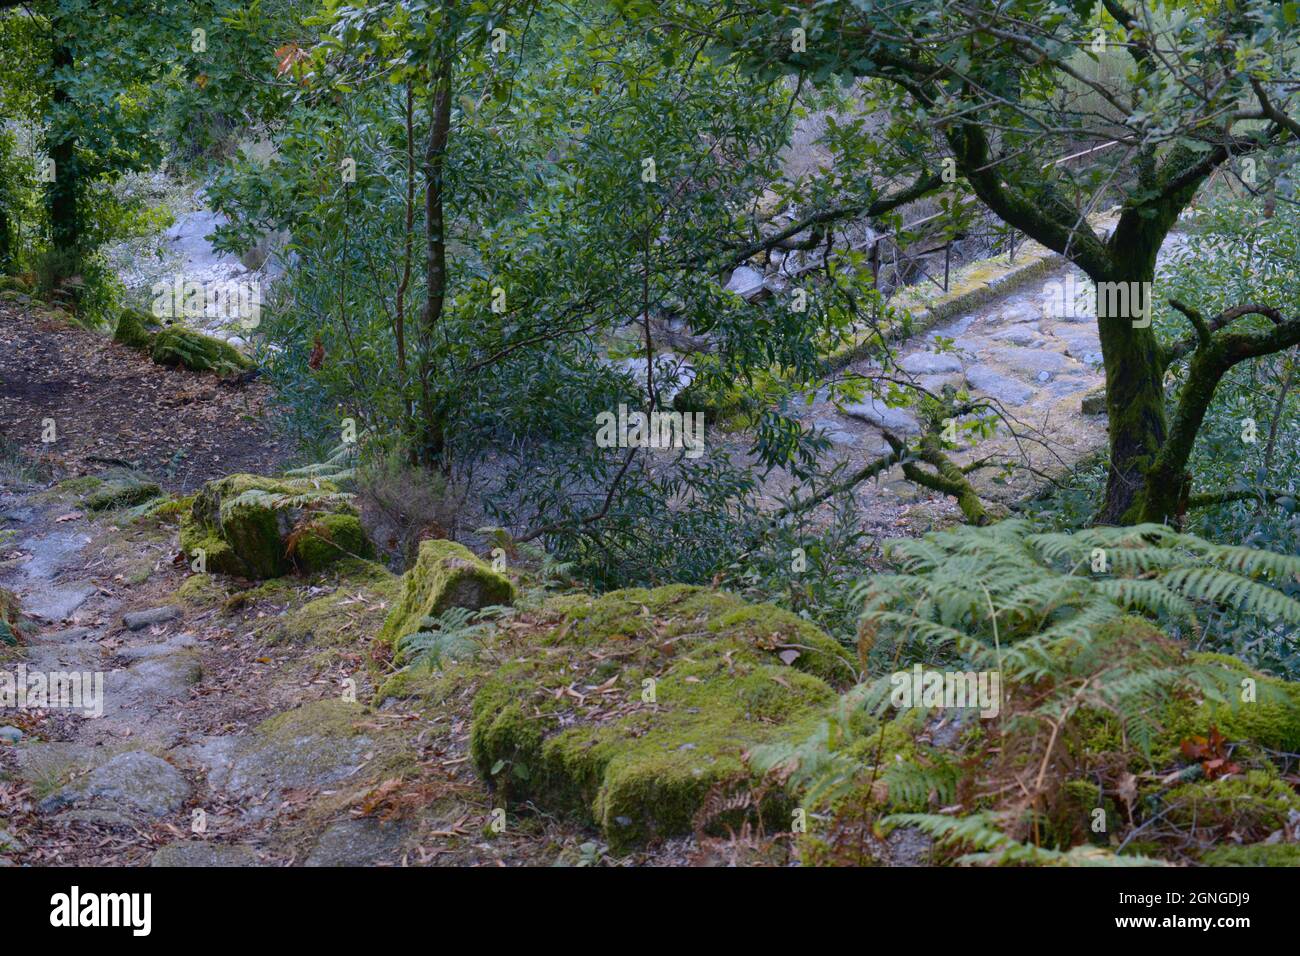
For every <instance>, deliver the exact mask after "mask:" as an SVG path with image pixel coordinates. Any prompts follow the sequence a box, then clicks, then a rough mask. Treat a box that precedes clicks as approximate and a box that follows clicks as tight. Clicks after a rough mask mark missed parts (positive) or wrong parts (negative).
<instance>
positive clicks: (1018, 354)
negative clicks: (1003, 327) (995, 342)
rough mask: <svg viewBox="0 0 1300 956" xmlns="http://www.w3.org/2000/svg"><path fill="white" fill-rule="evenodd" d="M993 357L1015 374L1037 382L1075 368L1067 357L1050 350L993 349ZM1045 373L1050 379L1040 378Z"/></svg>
mask: <svg viewBox="0 0 1300 956" xmlns="http://www.w3.org/2000/svg"><path fill="white" fill-rule="evenodd" d="M991 356H992V358H994V359H996V360H997V361H999V362H1002V363H1004V364H1005V365H1006V366H1007V368H1009V369H1011V370H1012V371H1013V372H1016V373H1018V374H1021V375H1024V376H1025V377H1026V378H1030V379H1035V380H1037V381H1048V380H1050V377H1051V376H1054V375H1059V374H1060V373H1061V372H1065V371H1069V370H1070V369H1072V368H1074V367H1075V366H1074V365H1073V363H1072V362H1071V361H1070V359H1068V358H1067V357H1066V356H1064V355H1062V354H1061V353H1060V352H1053V351H1051V350H1050V349H1023V348H998V349H993V351H992V353H991ZM1043 372H1046V373H1047V374H1048V379H1043V378H1040V377H1039V376H1040V374H1041V373H1043Z"/></svg>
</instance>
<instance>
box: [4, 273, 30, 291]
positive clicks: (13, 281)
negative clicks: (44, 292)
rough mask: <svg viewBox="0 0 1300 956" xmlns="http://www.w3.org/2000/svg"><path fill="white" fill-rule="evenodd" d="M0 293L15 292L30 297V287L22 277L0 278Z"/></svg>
mask: <svg viewBox="0 0 1300 956" xmlns="http://www.w3.org/2000/svg"><path fill="white" fill-rule="evenodd" d="M0 292H17V293H20V294H22V295H31V292H32V285H31V283H30V282H28V281H27V280H26V279H24V278H23V277H22V276H0Z"/></svg>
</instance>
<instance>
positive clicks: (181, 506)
mask: <svg viewBox="0 0 1300 956" xmlns="http://www.w3.org/2000/svg"><path fill="white" fill-rule="evenodd" d="M193 507H194V496H193V495H185V496H183V497H180V498H168V499H167V500H166V501H164V502H161V503H160V504H159V505H158V507H156V508H154V509H153V511H151V512H150V516H151V517H155V518H176V517H180V516H181V515H184V514H186V513H188V512H189V510H190V509H191V508H193Z"/></svg>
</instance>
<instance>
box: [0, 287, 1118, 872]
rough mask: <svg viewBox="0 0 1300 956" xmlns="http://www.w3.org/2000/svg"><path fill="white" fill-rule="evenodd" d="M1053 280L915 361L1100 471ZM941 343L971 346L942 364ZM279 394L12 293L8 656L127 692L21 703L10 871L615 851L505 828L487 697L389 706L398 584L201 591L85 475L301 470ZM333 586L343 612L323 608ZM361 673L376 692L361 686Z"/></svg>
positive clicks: (464, 859) (484, 859)
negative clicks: (378, 696) (984, 393)
mask: <svg viewBox="0 0 1300 956" xmlns="http://www.w3.org/2000/svg"><path fill="white" fill-rule="evenodd" d="M1066 268H1067V267H1064V266H1063V267H1062V270H1061V275H1064V274H1065V270H1066ZM1055 278H1060V276H1058V275H1055V274H1054V275H1052V276H1049V277H1048V280H1047V281H1051V280H1052V279H1055ZM1041 291H1042V290H1041V286H1037V287H1035V286H1031V287H1027V288H1025V289H1023V290H1022V291H1020V292H1009V293H1007V294H1006V295H1002V296H999V297H997V298H995V299H994V300H993V301H991V302H988V303H986V304H984V305H983V306H981V307H980V309H979V310H978V311H977V313H975V314H972V315H969V316H963V317H961V318H959V319H957V320H955V321H953V322H952V323H950V324H949V325H948V326H946V327H944V328H940V329H938V330H935V332H933V333H932V334H931V338H930V339H923V338H922V339H918V340H915V341H914V342H912V343H910V344H908V345H907V346H906V347H905V348H904V350H903V356H904V362H905V363H907V364H910V365H911V366H912V367H913V368H914V369H915V371H916V372H917V374H918V375H933V376H950V377H951V376H964V377H965V379H966V380H968V381H970V382H971V384H974V383H975V380H976V379H979V378H980V376H981V375H984V378H983V379H982V380H983V381H984V382H986V383H987V385H986V388H987V390H988V392H989V393H991V394H994V395H995V397H999V398H1000V399H1001V400H1003V404H1004V405H1009V406H1011V407H1012V408H1014V409H1018V410H1019V411H1020V412H1021V413H1022V415H1023V416H1025V417H1026V419H1028V417H1029V416H1031V415H1034V416H1037V417H1036V418H1035V419H1034V420H1032V421H1030V424H1031V425H1032V427H1034V428H1036V429H1037V430H1038V431H1040V432H1041V433H1043V434H1045V435H1048V436H1049V437H1051V438H1052V439H1053V440H1054V441H1055V442H1056V443H1057V444H1058V446H1060V447H1068V448H1069V451H1070V456H1071V458H1072V460H1077V457H1078V456H1080V455H1082V454H1084V453H1086V452H1087V451H1088V450H1090V449H1092V448H1096V447H1099V446H1100V445H1101V443H1102V442H1103V441H1104V434H1105V430H1104V419H1092V420H1085V419H1083V418H1082V416H1081V415H1080V414H1079V411H1078V408H1077V403H1078V400H1079V396H1080V395H1081V394H1082V393H1084V392H1086V391H1088V390H1090V389H1091V388H1093V387H1095V385H1096V384H1097V383H1098V382H1099V381H1100V377H1099V374H1098V372H1097V370H1096V366H1095V362H1092V361H1089V358H1090V352H1091V350H1092V340H1091V339H1090V338H1088V334H1087V333H1088V329H1087V327H1085V326H1083V325H1074V324H1072V323H1068V322H1065V321H1064V320H1062V321H1061V322H1059V323H1058V322H1055V321H1052V320H1048V319H1046V318H1045V317H1044V316H1043V315H1042V314H1041V311H1040V310H1039V308H1038V305H1037V303H1038V300H1039V299H1040V298H1041ZM1093 334H1094V335H1095V333H1093ZM934 336H944V337H948V338H952V339H955V347H956V349H957V350H958V351H957V352H956V353H943V354H939V353H934V352H932V351H931V349H930V344H929V343H930V342H931V341H932V340H933V337H934ZM1003 352H1005V353H1006V354H1005V355H1003V354H1002V353H1003ZM994 362H996V363H998V364H996V365H993V366H992V367H990V363H994ZM976 366H984V367H985V369H986V373H987V374H986V373H981V372H979V371H973V370H974V369H975V368H976ZM862 371H863V372H864V373H868V372H869V371H870V370H869V369H865V368H864V369H862ZM1044 372H1047V373H1048V374H1047V375H1045V376H1044V375H1043V374H1042V373H1044ZM936 381H937V379H936ZM999 390H1001V391H1000V392H999ZM271 397H272V396H271V394H270V391H269V389H268V387H267V386H266V385H265V384H263V383H261V382H258V381H256V380H253V381H251V382H248V383H246V384H245V385H243V386H242V387H238V388H233V387H230V386H228V385H226V384H223V383H222V382H220V381H219V380H218V379H217V378H216V377H215V376H211V375H200V374H194V373H191V372H187V371H183V370H174V369H167V368H163V367H160V366H158V365H155V364H153V363H152V362H151V361H150V360H149V359H148V358H147V357H145V356H142V355H140V354H138V353H137V352H134V351H132V350H130V349H127V348H125V347H122V346H120V345H117V344H115V343H113V342H111V341H108V340H107V339H105V338H104V337H102V336H99V335H96V334H94V333H91V332H87V331H84V330H82V329H80V328H77V327H75V326H71V325H68V324H65V323H62V322H59V321H58V320H56V319H51V318H49V317H45V316H42V315H41V314H39V313H38V312H36V311H34V310H32V309H29V308H27V307H25V306H23V305H22V304H20V303H15V302H0V434H2V435H3V436H4V440H5V442H6V446H5V447H4V448H3V449H0V450H2V451H3V452H4V454H3V455H2V456H0V586H3V587H5V588H7V589H9V590H11V591H13V592H14V593H15V594H16V595H17V596H18V598H19V601H20V602H21V606H22V608H23V612H24V614H26V615H27V616H28V618H29V619H30V620H31V621H32V622H33V625H34V626H33V628H32V630H31V632H30V633H29V634H27V635H26V636H25V640H24V641H23V643H22V644H20V645H19V646H17V647H4V646H0V667H2V669H5V670H10V671H12V670H13V669H14V668H16V667H18V666H20V665H21V666H23V667H26V668H28V669H29V670H30V671H33V672H44V673H48V672H85V673H90V674H102V675H103V681H104V685H103V695H102V700H103V703H104V712H103V714H102V716H99V717H98V718H95V719H88V718H86V717H84V716H81V715H79V714H75V713H70V712H68V711H65V710H34V709H30V708H29V709H18V710H17V711H14V710H0V732H2V733H4V734H5V735H6V736H7V737H8V738H9V740H12V739H13V738H14V734H15V733H17V734H18V735H19V737H18V738H17V744H16V745H10V743H8V742H5V741H0V865H5V864H6V863H9V864H19V865H22V864H35V865H64V864H78V863H79V864H127V865H148V864H150V863H153V864H155V865H168V864H173V865H174V864H181V865H288V864H308V865H337V864H347V865H366V864H374V865H405V864H411V865H416V864H427V865H449V864H452V865H456V864H460V865H485V864H486V865H509V864H519V863H533V864H537V863H547V864H549V863H555V862H562V863H590V862H599V861H600V859H601V857H600V850H599V847H598V845H597V844H596V843H594V842H593V841H594V837H593V834H592V832H591V831H589V830H586V829H584V828H582V827H581V826H578V825H576V824H574V823H570V822H567V821H563V820H559V819H555V818H552V817H550V816H547V815H545V814H541V813H537V814H526V815H523V816H521V817H520V818H519V819H518V820H517V821H514V822H512V825H511V826H510V827H509V828H507V830H506V831H505V832H504V833H489V832H488V821H489V820H490V819H491V815H492V812H493V809H494V808H493V805H492V803H493V798H492V795H491V794H490V793H489V792H488V791H487V789H486V788H485V787H484V786H483V785H482V783H481V782H480V781H479V779H478V777H477V776H476V774H475V773H474V771H473V769H472V767H471V764H470V758H469V755H468V737H469V728H470V707H471V703H472V699H473V690H474V688H473V687H461V688H458V689H457V690H456V691H455V692H454V693H450V694H448V695H447V696H445V697H444V698H442V699H440V700H439V701H438V703H437V704H436V705H434V704H432V703H427V702H424V703H422V702H421V701H420V700H418V699H416V700H403V701H400V702H398V703H397V704H396V705H393V704H391V703H390V704H389V705H386V706H383V707H380V708H379V709H373V708H368V707H366V706H365V702H366V701H369V700H371V699H372V694H373V683H372V678H373V675H374V674H375V673H376V669H375V668H374V667H373V666H368V665H372V664H373V661H370V660H367V655H368V654H369V653H370V641H369V638H370V637H372V636H373V635H374V633H375V632H376V631H377V630H378V627H379V624H380V623H381V622H382V621H383V619H384V617H385V615H386V613H387V610H388V608H389V606H390V604H391V602H392V600H393V599H394V595H395V592H394V591H393V590H392V588H391V586H390V585H379V584H373V583H358V582H356V581H355V580H349V579H345V578H341V577H331V576H330V574H329V573H328V572H326V573H324V574H322V575H317V576H315V577H312V578H298V577H293V578H286V579H277V580H275V581H272V582H266V583H263V584H261V585H258V586H249V585H238V584H236V583H234V582H215V581H212V582H210V584H209V585H208V586H206V587H205V588H195V587H192V586H191V587H185V586H183V585H186V582H187V581H188V582H193V581H195V580H197V578H198V577H200V576H194V577H191V576H189V574H188V571H189V568H188V567H187V563H186V558H185V556H184V555H183V554H182V553H181V551H180V550H179V544H178V539H177V527H176V523H175V520H174V519H171V520H168V519H147V520H134V521H127V520H123V519H122V517H121V514H120V513H96V512H92V511H90V510H89V509H88V508H87V507H86V506H85V494H84V491H85V487H84V485H80V484H78V481H77V479H78V478H81V477H82V476H86V475H95V474H98V473H102V472H104V471H105V470H106V469H107V468H110V467H113V466H129V467H132V468H135V469H138V470H140V471H142V472H144V473H146V474H148V475H150V476H151V477H153V478H155V479H156V480H158V481H159V482H160V484H162V485H163V486H164V487H165V488H166V489H167V490H169V491H174V492H188V491H192V490H193V489H195V488H196V487H198V486H199V485H200V484H202V483H203V482H204V481H207V480H209V479H211V478H215V477H219V476H222V475H226V474H230V473H234V472H257V473H263V474H273V473H276V472H278V471H280V470H281V469H282V468H283V467H284V466H285V463H286V462H287V461H288V459H289V456H290V451H291V450H290V449H289V448H288V447H286V445H285V444H284V443H283V442H282V441H281V440H279V439H278V438H277V437H276V435H275V434H274V433H273V431H272V430H271V428H270V427H269V426H268V419H269V417H270V416H269V413H268V406H269V403H270V400H271ZM1008 398H1011V399H1017V400H1016V401H1006V399H1008ZM898 411H899V410H894V409H881V408H874V407H872V408H866V409H861V408H860V409H856V410H854V409H839V408H834V407H830V406H827V405H825V404H824V403H822V404H814V406H813V407H812V408H811V409H810V410H809V411H808V416H809V418H810V420H817V419H819V418H821V419H830V421H829V426H832V428H831V430H833V431H835V432H836V433H837V437H836V439H835V441H836V445H837V447H838V448H840V449H841V450H842V451H847V450H852V452H851V453H852V454H857V455H861V456H863V457H870V456H871V455H872V454H873V453H874V452H875V451H876V450H877V449H876V445H877V444H878V442H879V434H880V433H879V426H880V425H881V424H882V423H883V424H886V427H891V428H897V429H899V430H902V431H907V430H908V428H907V427H906V422H903V421H902V420H899V421H897V422H893V424H890V422H892V421H893V419H891V418H888V416H893V415H894V414H895V413H896V412H898ZM878 416H883V417H884V419H883V421H877V420H876V419H877V417H878ZM1070 423H1074V424H1073V425H1071V424H1070ZM822 427H828V426H827V425H823V426H822ZM51 429H52V430H51ZM45 439H52V440H45ZM69 479H71V480H69ZM909 487H910V486H909ZM858 498H859V502H860V505H861V507H862V508H863V513H864V518H866V519H867V520H869V521H874V522H876V523H877V524H878V525H879V526H881V527H882V528H885V529H888V530H890V531H892V533H893V534H895V535H896V534H899V533H904V534H906V533H919V532H922V531H924V530H926V529H927V528H928V527H929V526H930V525H932V524H933V523H936V522H943V521H944V520H949V519H950V514H951V505H950V503H949V502H947V501H946V500H945V499H943V498H940V497H937V496H931V495H928V494H925V493H921V494H917V493H916V492H915V491H910V490H908V489H907V488H902V487H900V486H898V484H897V482H896V480H895V479H894V478H892V477H891V478H887V479H886V480H885V481H883V482H881V483H880V484H879V485H871V486H864V487H863V488H862V489H859V492H858ZM326 598H329V599H331V601H332V602H333V603H331V604H330V605H329V608H330V610H329V613H328V614H327V615H324V616H321V615H317V616H316V617H314V618H313V617H312V616H311V615H310V614H307V613H306V612H304V608H305V607H308V608H309V605H310V604H311V602H319V601H321V600H323V599H326ZM317 606H318V607H319V606H320V605H319V604H318V605H317ZM140 612H148V613H146V614H145V616H144V618H141V619H137V618H136V617H134V615H136V614H138V613H140ZM381 670H382V668H381ZM351 681H355V684H356V687H355V698H352V697H351V696H350V695H349V694H347V693H341V692H340V688H341V687H346V686H347V685H348V684H349V683H350V682H351ZM358 701H359V702H358ZM720 852H722V851H720V850H719V847H717V846H710V845H704V846H701V845H700V844H698V843H697V842H696V841H695V840H694V839H692V838H683V839H680V840H674V841H668V842H666V843H663V844H660V845H658V846H657V847H655V848H653V849H652V850H650V851H648V852H642V853H633V854H631V855H629V856H626V857H623V858H621V859H620V862H621V863H624V864H647V863H648V864H677V863H704V864H708V863H717V862H725V861H726V859H725V853H723V855H721V856H720V855H719V854H720Z"/></svg>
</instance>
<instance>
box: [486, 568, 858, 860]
mask: <svg viewBox="0 0 1300 956" xmlns="http://www.w3.org/2000/svg"><path fill="white" fill-rule="evenodd" d="M747 610H748V609H747V608H746V607H745V605H744V604H743V603H742V602H740V601H739V599H737V598H735V597H732V596H731V595H727V594H723V593H720V592H716V591H709V590H707V589H703V588H690V587H685V586H679V585H673V586H669V587H665V588H659V589H655V590H644V589H632V590H626V591H616V592H612V593H610V594H607V595H604V596H602V597H600V598H597V599H594V600H593V599H590V598H586V599H583V598H580V597H574V596H568V597H565V598H562V599H559V600H556V601H553V602H550V603H549V604H548V605H547V607H546V608H545V609H544V610H543V611H542V612H541V613H540V617H539V618H538V619H537V621H536V623H537V625H538V627H537V629H536V630H530V631H528V632H527V635H526V637H524V638H523V640H524V641H525V642H526V643H524V644H523V646H520V647H513V646H512V647H509V648H497V649H496V651H497V653H498V654H499V656H502V657H507V658H509V659H508V661H507V663H505V664H504V665H502V666H501V667H499V668H498V669H497V671H496V672H495V673H494V674H493V675H492V676H491V678H490V679H488V680H487V681H486V682H485V683H484V685H483V686H482V688H481V689H480V690H479V692H478V693H477V694H476V696H475V699H474V721H473V728H472V733H471V740H470V748H471V754H472V756H473V758H474V762H475V766H476V767H477V768H478V771H479V773H480V775H482V776H483V777H484V778H485V779H487V780H489V781H491V782H492V783H493V785H494V786H496V787H497V788H498V789H499V790H501V791H502V792H503V795H504V796H505V797H506V798H507V799H510V800H532V801H534V802H536V803H537V804H538V805H539V806H541V807H542V808H544V809H546V810H548V811H552V812H562V813H567V814H571V815H574V816H576V817H578V818H580V819H582V820H585V821H588V822H591V823H594V824H595V825H596V826H599V827H600V828H601V829H602V831H603V832H604V834H605V837H606V839H607V840H608V841H609V843H610V845H611V847H612V848H613V849H614V850H615V852H621V851H623V850H626V849H628V848H631V847H634V846H637V845H640V844H643V843H645V842H647V841H650V840H654V839H657V838H662V837H667V836H672V835H676V834H681V833H687V832H690V831H691V829H692V827H693V826H694V823H695V820H696V814H697V813H698V812H699V811H700V809H701V807H702V806H704V805H705V802H706V799H707V798H708V797H709V795H710V794H711V793H715V792H720V791H723V790H725V789H726V788H727V787H728V786H730V785H732V784H736V785H738V786H740V787H741V788H742V789H743V788H744V787H745V786H747V785H748V783H749V782H752V780H753V777H754V772H753V771H752V770H751V769H750V768H749V766H748V763H747V759H746V758H747V755H748V753H749V752H750V751H751V750H752V749H753V748H755V747H759V746H763V745H768V744H773V743H776V742H777V741H780V740H787V741H794V740H799V739H802V738H803V737H805V736H806V735H807V734H808V733H809V732H810V731H811V729H812V725H813V723H814V722H815V721H816V720H817V719H819V718H820V716H821V714H822V712H823V710H824V708H825V707H826V705H827V704H828V703H830V701H832V700H833V699H834V698H835V691H834V690H833V689H832V687H831V686H830V684H828V683H827V681H826V680H824V679H822V677H820V676H817V674H815V673H813V672H812V671H814V670H815V669H816V664H817V661H818V660H819V653H817V652H816V651H814V652H810V653H808V654H806V655H801V656H800V657H798V658H795V659H793V660H792V661H791V664H790V665H787V664H786V663H785V662H784V661H783V660H782V658H781V657H780V652H781V649H782V643H783V641H784V639H785V638H787V637H788V636H789V635H790V634H791V633H795V632H797V633H798V634H799V635H800V637H801V638H803V639H804V640H806V641H807V642H808V646H809V647H813V648H815V649H818V650H820V649H822V648H825V649H826V651H827V652H829V648H830V647H833V646H835V645H834V642H832V641H831V640H830V638H827V637H826V636H825V635H823V634H820V632H815V633H810V632H808V631H806V630H804V629H803V627H794V625H803V624H804V622H802V621H799V620H798V619H794V625H792V624H791V622H790V621H785V620H778V621H777V622H776V626H775V627H774V626H773V625H772V623H771V621H770V620H769V619H768V618H766V617H765V616H764V615H765V612H763V611H761V610H760V612H759V613H758V614H757V615H754V614H749V613H746V611H747ZM728 618H730V620H731V625H730V626H728V625H727V624H725V623H724V621H725V620H727V619H728ZM787 629H788V630H787ZM814 631H815V629H814ZM510 633H511V634H512V635H515V634H516V631H515V630H514V629H512V630H511V631H510ZM774 636H775V639H774ZM519 639H520V638H519V637H518V636H517V635H516V636H515V637H513V638H512V640H519ZM801 664H802V666H803V667H804V668H807V670H804V669H801ZM650 681H652V682H653V683H647V682H650ZM651 688H653V701H651V700H649V699H648V694H649V691H650V689H651ZM787 802H788V801H787V798H786V797H785V796H784V794H780V793H772V794H770V795H769V798H768V804H767V805H766V806H765V807H764V810H765V819H768V820H769V821H772V820H776V819H779V818H781V817H782V816H783V814H784V813H785V812H786V811H787V810H788V807H787Z"/></svg>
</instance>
